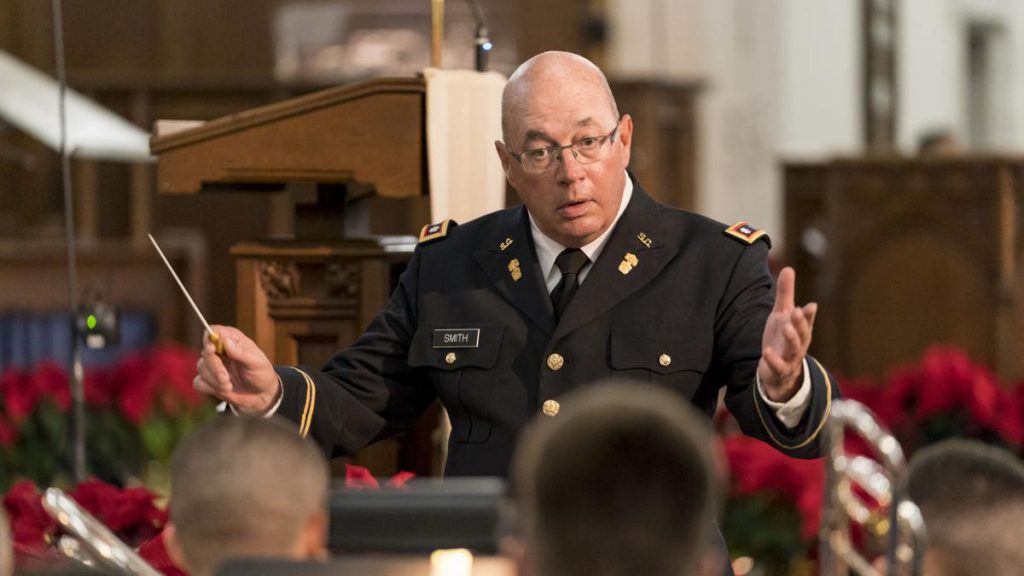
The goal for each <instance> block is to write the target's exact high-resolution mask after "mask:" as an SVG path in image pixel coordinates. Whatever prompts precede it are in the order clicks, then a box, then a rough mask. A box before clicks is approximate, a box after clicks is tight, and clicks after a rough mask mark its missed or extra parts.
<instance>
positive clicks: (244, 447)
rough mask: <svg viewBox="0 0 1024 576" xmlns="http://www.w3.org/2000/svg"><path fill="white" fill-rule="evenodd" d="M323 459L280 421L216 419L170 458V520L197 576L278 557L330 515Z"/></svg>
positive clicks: (309, 444) (247, 417)
mask: <svg viewBox="0 0 1024 576" xmlns="http://www.w3.org/2000/svg"><path fill="white" fill-rule="evenodd" d="M329 481H330V474H329V471H328V468H327V462H326V461H325V460H324V456H323V454H322V453H321V452H320V451H319V450H318V449H317V448H316V446H314V445H313V444H312V443H311V442H310V441H308V440H306V439H304V438H302V437H301V436H299V432H298V429H297V427H296V426H295V425H294V424H293V423H291V422H286V421H285V420H282V419H280V418H258V417H249V416H243V417H229V416H225V417H222V418H217V419H216V420H214V421H213V422H211V423H209V424H207V425H206V426H204V427H202V428H200V429H199V430H197V431H196V432H195V433H193V434H192V435H190V436H189V437H187V438H186V439H185V441H184V442H183V443H182V445H181V446H180V447H179V448H178V449H177V451H175V453H174V457H173V458H172V460H171V499H170V510H171V519H172V520H173V521H174V525H175V529H176V533H177V537H178V541H179V542H180V544H181V548H182V551H183V553H184V555H185V560H186V562H187V563H188V565H189V566H188V567H189V570H190V572H192V573H193V574H205V573H209V572H212V571H213V570H214V569H216V567H217V565H218V564H219V563H220V562H221V561H223V560H224V559H227V558H229V557H244V556H253V555H259V556H278V555H284V554H285V553H286V551H287V550H288V549H289V548H290V547H291V546H293V545H294V544H295V542H296V541H298V540H299V538H300V537H301V534H302V530H303V528H304V527H305V525H306V522H307V521H308V520H309V519H310V518H311V517H313V515H314V514H317V513H323V514H326V508H327V491H328V484H329Z"/></svg>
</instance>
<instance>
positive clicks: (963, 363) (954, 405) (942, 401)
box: [719, 346, 1024, 574]
mask: <svg viewBox="0 0 1024 576" xmlns="http://www.w3.org/2000/svg"><path fill="white" fill-rule="evenodd" d="M840 389H841V390H842V394H843V396H844V397H845V398H851V399H854V400H858V401H860V402H861V403H863V404H865V405H866V406H867V407H868V408H870V409H871V410H872V411H873V412H875V414H876V416H878V419H879V420H880V421H881V423H882V424H883V425H885V426H886V427H887V428H888V429H889V430H890V431H892V433H893V435H894V436H895V437H896V439H897V440H898V441H899V442H900V445H901V446H902V448H903V450H904V453H905V454H906V455H907V457H908V458H909V456H910V454H912V453H913V452H914V451H915V450H916V449H918V448H921V447H923V446H926V445H928V444H931V443H934V442H937V441H940V440H943V439H946V438H950V437H967V438H974V439H979V440H983V441H986V442H991V443H995V444H998V445H1001V446H1003V447H1006V448H1009V449H1010V450H1012V451H1015V452H1016V453H1018V454H1021V455H1022V456H1024V384H1016V385H1006V384H1004V383H1001V382H1000V381H999V379H998V377H997V376H996V375H995V374H994V373H993V372H992V371H991V370H990V369H989V368H987V367H986V366H984V365H982V364H979V363H976V362H973V361H972V360H971V359H970V358H969V357H968V356H967V354H966V353H964V352H963V351H962V350H960V349H958V348H954V347H950V346H936V347H933V348H930V349H928V350H927V351H925V353H924V354H923V356H922V358H921V360H920V361H918V362H916V363H913V364H908V365H905V366H900V367H898V368H896V369H894V370H893V371H892V372H890V374H889V375H888V377H887V378H886V379H885V380H884V384H882V383H881V382H879V381H877V380H874V379H871V378H857V379H842V381H841V384H840ZM719 428H720V429H727V428H729V423H728V421H727V420H726V421H725V423H721V422H720V425H719ZM722 444H723V449H724V452H725V458H726V460H727V462H728V464H729V468H730V478H731V479H730V486H729V499H728V501H727V504H726V508H725V512H724V515H723V520H722V531H723V533H724V534H725V537H726V540H727V541H728V542H729V546H730V551H731V552H732V553H733V554H734V555H749V556H752V557H753V558H756V559H758V560H759V561H760V563H761V564H762V565H763V566H764V567H765V568H766V572H765V573H766V574H788V573H792V572H793V570H794V567H795V566H800V565H802V564H806V559H807V558H811V557H813V556H814V554H815V547H816V538H817V533H818V527H819V524H820V520H821V518H820V515H821V503H822V498H823V491H824V486H825V468H824V463H823V462H822V461H821V460H797V459H794V458H789V457H787V456H785V455H783V454H781V453H779V452H778V451H777V450H775V449H774V448H772V447H771V446H768V445H767V444H765V443H763V442H761V441H759V440H754V439H751V438H747V437H744V436H740V435H738V434H734V433H727V434H725V435H724V437H723V442H722ZM847 449H848V451H850V452H852V453H856V454H868V451H867V449H866V447H865V446H864V445H863V443H862V442H859V441H858V439H857V438H848V440H847ZM799 570H800V568H797V571H799Z"/></svg>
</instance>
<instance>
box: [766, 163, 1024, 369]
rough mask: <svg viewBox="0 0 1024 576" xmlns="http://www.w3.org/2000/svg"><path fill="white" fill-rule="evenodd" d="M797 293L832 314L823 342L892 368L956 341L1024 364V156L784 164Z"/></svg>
mask: <svg viewBox="0 0 1024 576" xmlns="http://www.w3.org/2000/svg"><path fill="white" fill-rule="evenodd" d="M785 195H786V196H785V216H786V254H787V260H788V263H789V264H792V265H793V266H795V267H796V270H797V291H798V294H797V299H798V301H802V302H806V301H810V300H816V301H818V302H819V303H820V304H821V313H820V314H819V315H818V319H817V322H816V326H815V332H814V344H813V348H814V350H813V352H814V353H815V354H816V355H818V356H819V357H820V358H821V359H822V360H823V361H824V362H826V363H827V364H828V365H829V366H830V367H831V368H833V369H834V370H836V371H837V372H838V373H840V374H845V375H861V374H864V375H875V376H878V375H882V374H884V373H885V371H887V370H888V369H890V368H892V367H893V366H895V365H896V364H899V363H903V362H907V361H913V360H916V359H917V358H919V357H920V355H921V352H922V351H923V350H924V349H925V348H927V347H928V346H929V345H931V344H936V343H946V344H954V345H957V346H959V347H961V348H963V349H965V350H966V351H967V352H968V353H969V354H970V355H971V356H972V358H974V359H976V360H978V361H981V362H984V363H986V364H987V365H989V366H991V367H993V368H994V369H995V370H996V371H997V372H999V373H1000V375H1001V376H1003V377H1004V378H1007V379H1013V378H1018V377H1020V376H1021V375H1022V374H1024V362H1022V361H1021V357H1022V355H1021V352H1022V350H1024V331H1022V329H1024V306H1022V303H1024V266H1022V263H1024V261H1022V259H1024V238H1022V236H1021V222H1022V221H1021V214H1022V211H1024V159H1021V158H1010V157H963V158H941V159H940V158H934V159H933V158H927V159H896V158H893V159H837V160H832V161H827V162H821V163H791V164H788V165H786V166H785Z"/></svg>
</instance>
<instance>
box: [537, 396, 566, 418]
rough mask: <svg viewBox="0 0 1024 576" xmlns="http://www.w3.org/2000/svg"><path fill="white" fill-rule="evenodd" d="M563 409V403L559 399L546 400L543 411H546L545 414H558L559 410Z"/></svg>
mask: <svg viewBox="0 0 1024 576" xmlns="http://www.w3.org/2000/svg"><path fill="white" fill-rule="evenodd" d="M561 409H562V405H561V404H559V403H558V401H557V400H545V401H544V406H543V407H542V408H541V411H542V412H544V415H545V416H557V415H558V411H559V410H561Z"/></svg>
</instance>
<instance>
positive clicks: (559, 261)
mask: <svg viewBox="0 0 1024 576" xmlns="http://www.w3.org/2000/svg"><path fill="white" fill-rule="evenodd" d="M587 262H590V259H589V258H587V255H586V254H584V253H583V251H582V250H580V249H579V248H566V249H565V250H563V251H562V253H561V254H559V255H558V257H557V258H555V266H558V269H559V270H561V272H562V279H561V280H559V281H558V285H557V286H555V289H554V290H552V291H551V303H552V304H553V305H554V306H555V321H556V322H557V321H558V319H559V318H561V317H562V312H565V308H566V307H567V306H568V305H569V300H572V296H573V294H575V293H576V290H578V289H579V287H580V278H579V275H580V270H582V269H583V267H584V266H586V264H587Z"/></svg>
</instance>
